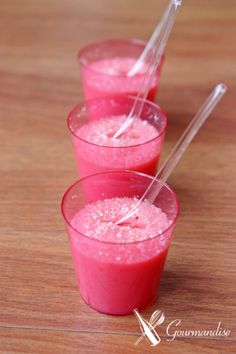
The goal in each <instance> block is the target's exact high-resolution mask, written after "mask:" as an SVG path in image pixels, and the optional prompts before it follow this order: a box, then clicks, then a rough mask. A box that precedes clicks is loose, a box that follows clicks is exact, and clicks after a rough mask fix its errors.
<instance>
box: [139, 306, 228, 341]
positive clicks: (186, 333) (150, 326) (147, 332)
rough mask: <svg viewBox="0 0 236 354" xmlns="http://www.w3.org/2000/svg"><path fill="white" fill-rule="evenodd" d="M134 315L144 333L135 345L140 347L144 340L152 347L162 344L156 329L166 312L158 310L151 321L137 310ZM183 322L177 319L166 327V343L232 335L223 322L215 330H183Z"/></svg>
mask: <svg viewBox="0 0 236 354" xmlns="http://www.w3.org/2000/svg"><path fill="white" fill-rule="evenodd" d="M134 314H135V316H136V318H137V320H138V322H139V325H140V329H141V332H142V335H141V337H139V338H138V339H137V340H136V342H135V343H134V344H135V345H138V344H139V343H140V342H141V341H142V339H144V338H146V339H147V340H148V342H149V343H150V345H151V346H156V345H158V344H160V342H161V338H160V336H159V334H158V333H157V331H156V330H155V328H156V327H157V326H160V325H161V324H162V323H163V322H164V320H165V315H164V312H162V311H160V310H157V311H154V312H153V314H152V316H151V317H150V319H149V321H147V320H145V319H144V318H143V317H142V316H141V315H140V313H139V312H138V310H137V309H135V310H134ZM181 324H182V321H181V320H180V319H175V320H173V321H171V322H170V323H169V324H168V325H167V327H166V330H165V332H166V335H167V338H166V341H173V340H174V339H176V338H178V337H181V338H193V337H198V338H204V337H213V338H216V337H228V336H229V335H230V330H227V329H224V328H223V326H222V325H221V321H220V322H218V324H217V326H216V327H215V328H214V329H182V328H181Z"/></svg>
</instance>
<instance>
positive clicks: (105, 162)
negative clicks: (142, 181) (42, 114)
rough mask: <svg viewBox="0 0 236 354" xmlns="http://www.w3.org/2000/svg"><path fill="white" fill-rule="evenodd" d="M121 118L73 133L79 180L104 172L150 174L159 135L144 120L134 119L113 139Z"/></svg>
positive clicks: (100, 121) (97, 122)
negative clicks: (121, 170)
mask: <svg viewBox="0 0 236 354" xmlns="http://www.w3.org/2000/svg"><path fill="white" fill-rule="evenodd" d="M125 119H126V116H125V115H120V116H113V117H107V118H101V119H98V120H94V121H91V122H89V123H87V124H84V125H83V126H82V127H80V128H79V129H77V130H76V131H75V135H76V136H73V142H74V146H75V151H76V159H77V165H78V169H79V174H80V176H81V177H84V176H87V175H90V174H93V173H97V172H101V171H106V170H120V169H129V170H133V171H140V172H143V173H147V174H150V175H154V174H155V171H156V168H157V163H158V160H159V156H160V151H161V147H162V141H163V136H161V137H159V138H157V137H158V135H159V132H158V131H157V129H156V127H154V126H153V125H151V124H150V123H148V122H147V121H146V120H142V119H137V118H136V119H135V120H134V121H133V123H132V124H131V125H130V126H129V127H128V128H127V129H126V131H125V132H124V133H123V134H122V135H121V136H120V137H118V138H117V139H113V135H114V134H115V132H116V131H117V130H118V129H119V128H120V126H121V125H122V123H123V122H124V120H125Z"/></svg>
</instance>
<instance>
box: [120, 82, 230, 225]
mask: <svg viewBox="0 0 236 354" xmlns="http://www.w3.org/2000/svg"><path fill="white" fill-rule="evenodd" d="M226 91H227V86H226V85H225V84H218V85H217V86H216V87H215V88H214V90H213V91H212V92H211V94H210V95H209V96H208V98H207V99H206V101H205V102H204V103H203V105H202V106H201V108H200V109H199V111H198V112H197V114H196V115H195V117H194V118H193V119H192V121H191V123H190V124H189V125H188V127H187V129H186V130H185V132H184V133H183V135H182V136H181V138H180V139H179V141H178V142H177V144H176V145H175V147H174V149H173V150H172V151H171V153H170V154H169V156H168V158H167V159H166V161H165V162H164V164H163V165H162V167H161V169H160V170H159V171H158V172H157V174H156V176H155V177H154V179H153V180H152V182H151V183H150V185H149V186H148V188H147V190H146V191H145V193H144V194H143V195H142V197H141V198H140V199H139V200H138V202H137V204H136V205H135V206H134V207H133V208H132V209H131V210H130V211H129V212H128V213H127V214H126V215H125V216H124V217H123V218H121V219H120V220H119V221H117V222H116V223H115V224H116V225H120V224H122V223H123V222H125V221H126V220H127V219H129V218H130V217H131V216H133V215H134V214H135V213H136V212H137V211H138V207H139V205H140V203H141V202H142V201H143V200H147V201H148V202H149V203H151V204H152V203H153V202H154V201H155V200H156V198H157V196H158V194H159V192H160V190H161V188H162V186H163V184H164V183H165V182H166V180H167V179H168V177H169V176H170V174H171V172H172V171H173V170H174V168H175V166H176V165H177V163H178V162H179V160H180V159H181V157H182V156H183V154H184V152H185V151H186V149H187V148H188V146H189V144H190V143H191V141H192V140H193V138H194V136H195V135H196V134H197V132H198V130H199V129H200V128H201V126H202V125H203V123H204V122H205V121H206V120H207V118H208V117H209V115H210V114H211V112H212V111H213V109H214V108H215V106H216V105H217V104H218V102H219V101H220V99H221V98H222V97H223V95H224V94H225V92H226ZM156 180H158V181H159V182H160V183H159V184H158V185H157V186H156V183H155V182H156Z"/></svg>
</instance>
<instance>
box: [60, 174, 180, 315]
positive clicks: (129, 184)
mask: <svg viewBox="0 0 236 354" xmlns="http://www.w3.org/2000/svg"><path fill="white" fill-rule="evenodd" d="M151 180H152V177H151V176H148V175H145V174H140V173H137V172H132V171H110V172H105V173H101V174H95V175H92V176H88V177H85V178H83V179H80V180H79V181H77V182H76V183H75V184H73V185H72V186H71V187H70V188H69V189H68V190H67V191H66V192H65V194H64V196H63V199H62V214H63V216H64V219H65V223H66V226H67V230H68V235H69V242H70V246H71V252H72V258H73V263H74V267H75V271H76V275H77V280H78V285H79V289H80V294H81V297H82V298H83V300H84V301H85V302H86V303H87V304H88V305H89V306H91V307H92V308H93V309H95V310H97V311H99V312H102V313H106V314H111V315H127V314H131V313H132V312H133V310H134V309H135V308H138V309H139V310H141V309H143V308H145V307H146V306H148V305H149V304H151V303H153V302H154V301H155V300H156V299H157V295H158V289H159V284H160V280H161V276H162V273H163V268H164V264H165V260H166V256H167V253H168V248H169V246H170V242H171V239H172V234H173V230H174V226H175V223H176V221H177V217H178V214H179V202H178V199H177V196H176V194H175V192H173V190H171V188H170V187H169V186H168V185H167V184H165V185H164V186H163V188H162V189H161V192H160V193H159V195H158V197H157V199H156V200H155V202H154V205H156V206H158V207H159V208H161V209H162V211H163V212H165V213H166V215H167V217H168V219H169V220H170V221H171V223H170V225H169V227H168V228H167V229H166V230H164V231H163V232H162V233H161V234H158V230H157V236H156V237H152V238H150V239H145V240H143V241H136V242H126V243H120V241H119V240H118V241H117V240H116V241H117V242H114V243H112V242H104V241H100V240H97V239H92V238H90V237H89V235H83V234H81V233H80V232H79V231H78V230H77V229H75V228H74V227H73V226H72V225H71V220H72V219H73V217H74V216H75V214H77V213H78V212H79V211H80V210H81V209H82V208H83V207H84V206H85V205H86V204H87V203H89V200H88V199H87V197H86V193H85V191H86V190H87V189H88V188H92V189H93V188H94V189H95V188H96V190H97V194H96V200H104V199H107V198H114V197H134V196H135V197H137V198H140V197H141V196H142V194H143V193H144V191H145V189H146V188H147V186H148V185H149V184H150V182H151ZM156 183H159V181H156ZM108 185H110V186H111V185H112V186H113V187H112V188H109V187H107V186H108ZM94 201H95V200H94Z"/></svg>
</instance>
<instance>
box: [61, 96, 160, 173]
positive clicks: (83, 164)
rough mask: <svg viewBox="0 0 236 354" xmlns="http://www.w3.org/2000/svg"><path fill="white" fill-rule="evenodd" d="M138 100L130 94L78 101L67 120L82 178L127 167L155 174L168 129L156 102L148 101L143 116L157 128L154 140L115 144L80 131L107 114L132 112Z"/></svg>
mask: <svg viewBox="0 0 236 354" xmlns="http://www.w3.org/2000/svg"><path fill="white" fill-rule="evenodd" d="M134 100H135V98H134V97H126V96H106V97H97V98H94V99H92V100H88V101H84V102H82V103H80V104H78V105H77V106H75V108H74V109H73V110H72V111H71V112H70V113H69V116H68V119H67V123H68V128H69V130H70V132H71V137H72V141H73V145H74V151H75V157H76V162H77V167H78V171H79V176H80V177H85V176H88V175H90V174H94V173H98V172H103V171H107V170H124V169H128V170H133V171H139V172H143V173H147V174H150V175H155V173H156V169H157V165H158V161H159V157H160V153H161V148H162V144H163V141H164V137H165V132H166V128H167V115H166V113H165V112H164V111H163V110H162V108H160V107H159V106H158V105H156V104H154V103H153V102H150V101H144V106H143V110H142V113H141V116H140V119H142V120H145V121H147V122H148V123H149V124H151V125H152V126H153V127H155V128H156V130H157V135H156V137H155V138H154V139H151V140H149V141H143V143H141V144H137V145H132V146H124V147H120V146H119V147H113V146H112V147H111V146H102V145H97V144H94V143H91V142H89V141H86V140H84V139H82V138H80V136H79V132H78V130H79V129H80V128H81V127H82V126H83V125H84V124H87V123H90V122H92V121H95V120H98V119H101V118H104V117H110V116H112V117H116V116H122V115H128V114H129V112H130V110H131V107H132V106H133V104H134ZM140 102H143V101H142V100H140ZM132 124H134V123H132Z"/></svg>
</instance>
